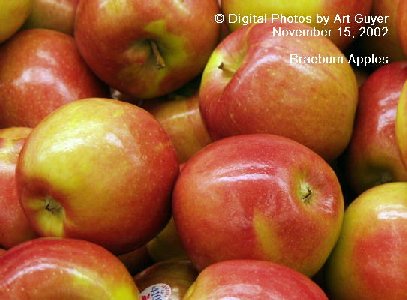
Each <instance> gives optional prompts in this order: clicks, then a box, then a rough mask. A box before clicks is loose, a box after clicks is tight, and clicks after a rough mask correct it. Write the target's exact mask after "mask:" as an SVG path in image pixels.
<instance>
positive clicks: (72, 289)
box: [0, 238, 139, 300]
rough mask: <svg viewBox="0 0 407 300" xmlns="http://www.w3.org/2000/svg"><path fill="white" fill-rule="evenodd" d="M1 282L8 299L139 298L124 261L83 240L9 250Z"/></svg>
mask: <svg viewBox="0 0 407 300" xmlns="http://www.w3.org/2000/svg"><path fill="white" fill-rule="evenodd" d="M0 278H1V280H0V298H1V299H3V300H8V299H10V300H25V299H31V300H46V299H60V300H68V299H78V300H79V299H83V300H85V299H100V300H104V299H106V300H108V299H126V300H133V299H134V300H136V299H137V300H138V299H139V292H138V289H137V286H136V285H135V284H134V281H133V280H132V277H131V276H130V274H129V273H128V272H127V270H126V268H125V267H124V265H123V264H122V263H121V262H120V260H118V259H117V258H116V257H115V256H114V255H113V254H111V253H110V252H108V251H107V250H105V249H104V248H102V247H100V246H98V245H95V244H93V243H90V242H86V241H82V240H74V239H52V238H42V239H35V240H32V241H28V242H26V243H23V244H21V245H19V246H17V247H15V248H13V249H10V250H8V251H7V252H6V253H5V254H4V255H3V256H1V257H0Z"/></svg>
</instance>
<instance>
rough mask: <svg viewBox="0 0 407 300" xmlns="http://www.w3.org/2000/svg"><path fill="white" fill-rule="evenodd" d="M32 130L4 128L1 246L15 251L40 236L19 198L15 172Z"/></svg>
mask: <svg viewBox="0 0 407 300" xmlns="http://www.w3.org/2000/svg"><path fill="white" fill-rule="evenodd" d="M30 131H31V129H29V128H24V127H14V128H8V129H0V247H2V248H6V249H8V248H11V247H13V246H16V245H17V244H20V243H22V242H24V241H27V240H30V239H32V238H34V237H35V236H36V235H35V233H34V231H33V230H32V229H31V226H30V224H29V223H28V220H27V218H26V216H25V214H24V211H23V209H22V207H21V205H20V201H19V199H18V196H17V188H16V179H15V170H16V164H17V160H18V155H19V153H20V151H21V148H22V147H23V144H24V142H25V139H26V137H27V136H28V134H29V133H30Z"/></svg>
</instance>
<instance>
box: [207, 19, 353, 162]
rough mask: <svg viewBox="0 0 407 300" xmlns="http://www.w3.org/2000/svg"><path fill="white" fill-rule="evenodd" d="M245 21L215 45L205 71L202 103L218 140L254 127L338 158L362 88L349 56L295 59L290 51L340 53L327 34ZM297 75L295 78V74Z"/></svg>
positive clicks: (213, 134) (305, 54) (246, 131)
mask: <svg viewBox="0 0 407 300" xmlns="http://www.w3.org/2000/svg"><path fill="white" fill-rule="evenodd" d="M274 26H276V27H279V26H280V27H281V28H282V29H288V30H295V29H309V27H308V26H305V25H301V24H291V25H290V24H280V25H277V24H271V23H267V24H257V25H254V26H253V25H251V26H243V27H242V28H240V29H239V30H237V31H235V32H233V33H231V34H230V35H228V36H227V37H226V38H225V39H224V40H223V41H222V42H221V43H220V44H219V45H218V47H217V48H216V49H215V51H214V52H213V54H212V56H211V58H210V60H209V62H208V64H207V66H206V68H205V70H204V73H203V77H202V83H201V87H200V92H199V101H200V103H199V106H200V110H201V114H202V117H203V120H204V122H205V125H206V127H207V129H208V131H209V134H210V136H211V137H212V138H213V139H220V138H223V137H227V136H231V135H237V134H252V133H270V134H276V135H282V136H286V137H288V138H291V139H293V140H296V141H298V142H300V143H302V144H304V145H306V146H308V147H309V148H311V149H313V150H314V151H315V152H317V153H318V154H319V155H321V156H322V157H324V158H325V159H326V160H333V159H334V158H336V157H337V156H339V154H341V153H342V152H343V150H344V149H345V147H346V146H347V144H348V142H349V140H350V138H351V134H352V127H353V120H354V116H355V111H356V106H357V99H358V98H357V97H358V87H357V82H356V77H355V74H354V72H353V70H352V68H351V67H350V65H349V64H348V63H347V62H346V59H345V61H344V63H338V64H303V65H300V64H296V63H292V64H291V63H290V55H291V54H293V53H294V54H298V55H300V56H313V55H318V54H320V55H323V56H335V57H337V56H339V57H342V56H343V54H342V53H341V52H340V51H339V50H338V49H337V48H336V47H335V45H334V44H332V42H331V41H329V40H328V39H326V38H324V37H308V38H301V37H288V36H286V37H279V36H277V35H276V36H274V35H273V27H274ZM293 78H295V80H293Z"/></svg>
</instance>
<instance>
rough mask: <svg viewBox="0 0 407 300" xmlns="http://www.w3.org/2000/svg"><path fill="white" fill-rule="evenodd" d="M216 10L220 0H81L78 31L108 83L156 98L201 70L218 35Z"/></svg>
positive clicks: (86, 53)
mask: <svg viewBox="0 0 407 300" xmlns="http://www.w3.org/2000/svg"><path fill="white" fill-rule="evenodd" d="M218 11H219V8H218V4H217V1H216V0H206V1H200V0H187V1H179V0H171V1H169V0H154V1H143V0H123V1H119V2H118V1H116V0H88V1H80V3H79V5H78V9H77V14H76V22H75V34H74V35H75V39H76V42H77V44H78V47H79V50H80V52H81V54H82V55H83V57H84V58H85V60H86V62H87V63H88V65H89V66H90V67H91V68H92V70H93V71H94V72H95V73H96V74H97V75H98V76H99V77H100V78H101V79H102V80H103V81H105V82H107V83H108V84H109V86H111V87H113V88H115V89H117V90H119V91H121V92H124V93H125V94H128V95H129V96H134V97H137V98H153V97H157V96H161V95H164V94H167V93H170V92H172V91H174V90H175V89H178V88H180V87H181V86H182V85H184V84H185V83H187V82H188V81H190V80H191V79H193V78H194V77H195V76H197V75H198V74H199V73H201V72H202V70H203V68H204V66H205V64H206V62H207V60H208V58H209V56H210V54H211V52H212V50H213V49H214V48H215V46H216V44H217V42H218V39H219V28H220V26H219V24H217V23H215V21H214V15H215V14H216V13H217V12H218ZM112 45H114V46H113V47H112Z"/></svg>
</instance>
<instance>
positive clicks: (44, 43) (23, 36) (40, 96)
mask: <svg viewBox="0 0 407 300" xmlns="http://www.w3.org/2000/svg"><path fill="white" fill-rule="evenodd" d="M0 82H1V85H0V128H7V127H12V126H24V127H31V128H32V127H35V126H36V125H37V124H38V122H39V121H41V120H42V119H43V118H44V117H45V116H47V115H48V114H49V113H51V112H52V111H54V110H55V109H56V108H58V107H60V106H61V105H63V104H65V103H68V102H71V101H73V100H77V99H82V98H89V97H103V96H105V95H106V93H107V89H105V86H104V85H102V84H101V82H99V80H98V79H97V78H96V77H95V75H94V74H93V73H92V72H91V71H90V69H89V68H88V67H87V65H86V64H85V62H84V61H83V59H82V58H81V57H80V55H79V52H78V50H77V48H76V45H75V41H74V39H73V38H72V37H71V36H69V35H66V34H64V33H61V32H57V31H54V30H47V29H31V30H24V31H21V32H19V33H18V34H16V35H15V36H13V38H12V39H10V40H9V41H7V43H5V44H3V45H2V47H1V48H0Z"/></svg>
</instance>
